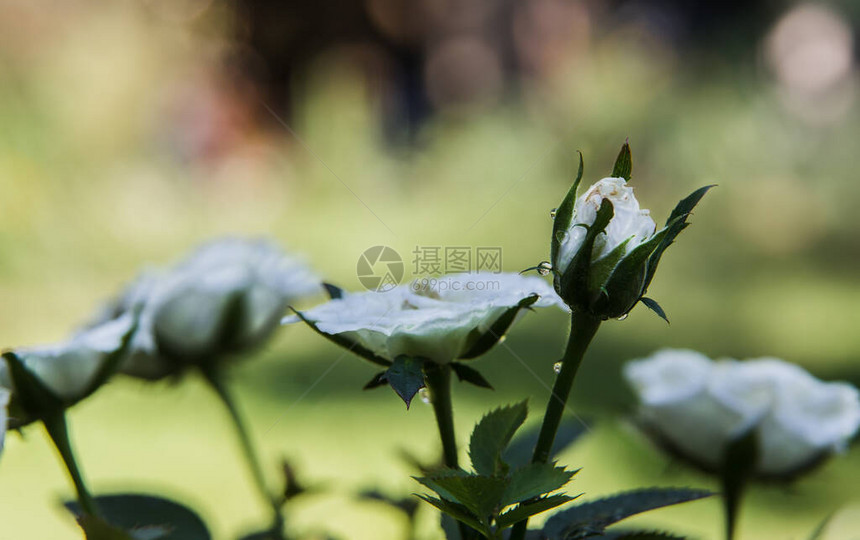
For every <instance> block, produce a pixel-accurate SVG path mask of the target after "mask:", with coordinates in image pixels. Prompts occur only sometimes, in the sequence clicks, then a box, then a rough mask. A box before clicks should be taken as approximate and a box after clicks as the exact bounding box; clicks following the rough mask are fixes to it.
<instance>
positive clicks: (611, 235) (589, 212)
mask: <svg viewBox="0 0 860 540" xmlns="http://www.w3.org/2000/svg"><path fill="white" fill-rule="evenodd" d="M604 199H608V200H609V202H611V203H612V210H613V212H614V214H613V216H612V220H611V221H610V222H609V225H607V226H606V234H603V235H599V236H598V237H597V239H596V240H595V241H594V250H593V252H592V261H597V260H599V259H601V258H603V257H605V256H606V255H608V254H609V253H611V252H612V250H613V249H615V248H617V247H618V246H620V245H621V244H623V243H624V242H625V241H626V242H627V243H626V245H625V253H629V252H630V250H632V249H633V248H635V247H636V246H638V245H639V244H641V243H642V242H644V241H646V240H648V239H649V238H650V237H651V236H653V234H654V232H655V231H656V230H657V224H656V223H654V220H653V219H651V215H650V213H649V211H648V210H642V209H640V208H639V201H637V200H636V197H635V196H634V195H633V188H632V187H630V186H629V185H627V181H626V180H625V179H624V178H604V179H602V180H600V181H599V182H597V183H595V184H594V185H593V186H591V187H590V188H588V191H586V192H585V193H583V194H582V195H581V196H580V197H579V198H578V199H577V200H576V203H575V204H574V206H573V216H572V219H571V222H570V226H569V227H568V228H567V231H566V232H565V234H564V236H563V239H562V240H561V244H560V245H559V249H558V254H557V255H556V260H555V261H553V267H554V268H555V269H556V270H557V271H558V272H560V273H562V274H563V273H564V272H565V270H567V267H568V266H569V265H570V263H571V261H573V258H574V257H575V256H576V253H577V252H578V251H579V248H580V246H581V245H582V242H583V240H585V233H586V228H585V227H584V225H585V226H591V225H593V224H594V220H595V218H596V217H597V211H598V210H599V209H600V205H601V203H602V202H603V200H604Z"/></svg>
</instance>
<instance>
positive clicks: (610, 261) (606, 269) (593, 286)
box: [588, 236, 633, 291]
mask: <svg viewBox="0 0 860 540" xmlns="http://www.w3.org/2000/svg"><path fill="white" fill-rule="evenodd" d="M632 238H633V237H632V236H631V237H630V238H628V239H626V240H625V241H623V242H621V243H620V244H618V245H617V246H615V248H614V249H613V250H612V251H610V252H609V253H607V254H606V255H605V256H603V257H601V258H600V259H598V260H596V261H594V262H592V263H591V269H590V270H589V274H588V289H589V290H591V291H599V290H600V289H601V288H602V287H605V286H606V282H607V281H608V280H609V276H611V275H612V271H613V270H615V267H616V266H618V263H619V262H621V259H623V258H624V256H625V255H626V254H627V244H629V243H630V240H631V239H632Z"/></svg>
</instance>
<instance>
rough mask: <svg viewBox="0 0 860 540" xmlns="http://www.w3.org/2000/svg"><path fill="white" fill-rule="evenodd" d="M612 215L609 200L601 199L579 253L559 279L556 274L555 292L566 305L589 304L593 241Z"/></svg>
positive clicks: (612, 209) (612, 210)
mask: <svg viewBox="0 0 860 540" xmlns="http://www.w3.org/2000/svg"><path fill="white" fill-rule="evenodd" d="M614 215H615V210H614V208H613V206H612V202H611V201H610V200H609V199H603V201H602V202H601V203H600V209H599V210H598V211H597V216H596V217H595V218H594V223H593V224H592V225H591V226H590V227H588V228H587V232H586V233H585V238H584V239H583V240H582V245H580V247H579V251H577V252H576V255H574V257H573V260H572V261H571V262H570V265H569V266H568V267H567V269H566V270H565V271H564V273H563V274H562V275H561V276H560V277H558V274H556V276H557V279H559V280H560V285H559V286H558V287H556V291H560V292H559V295H560V296H561V297H562V299H563V300H564V301H565V302H566V303H567V304H568V305H571V306H586V305H588V304H589V289H588V285H589V283H588V277H589V274H590V272H591V256H592V252H593V251H594V241H595V239H596V238H597V235H599V234H600V233H602V232H604V231H605V230H606V226H607V225H609V222H610V221H611V220H612V217H613V216H614Z"/></svg>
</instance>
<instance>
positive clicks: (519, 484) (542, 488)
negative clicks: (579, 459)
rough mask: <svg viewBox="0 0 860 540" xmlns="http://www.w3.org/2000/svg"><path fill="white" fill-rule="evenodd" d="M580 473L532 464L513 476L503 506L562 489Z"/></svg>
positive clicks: (542, 464)
mask: <svg viewBox="0 0 860 540" xmlns="http://www.w3.org/2000/svg"><path fill="white" fill-rule="evenodd" d="M577 472H579V471H568V470H567V469H565V468H564V467H555V466H553V465H552V464H550V463H530V464H528V465H526V466H525V467H520V468H519V469H517V470H516V471H514V472H513V474H511V481H510V484H508V487H507V489H506V490H505V493H504V495H503V496H502V502H501V506H503V507H504V506H508V505H511V504H514V503H518V502H523V501H527V500H529V499H533V498H535V497H540V496H542V495H547V494H549V493H552V492H553V491H556V490H558V489H561V488H562V487H563V486H564V485H565V484H567V483H568V482H570V479H571V478H573V475H575V474H576V473H577Z"/></svg>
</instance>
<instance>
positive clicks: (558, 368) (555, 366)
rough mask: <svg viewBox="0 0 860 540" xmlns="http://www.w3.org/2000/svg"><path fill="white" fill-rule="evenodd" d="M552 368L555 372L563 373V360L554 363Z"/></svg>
mask: <svg viewBox="0 0 860 540" xmlns="http://www.w3.org/2000/svg"><path fill="white" fill-rule="evenodd" d="M552 370H553V371H555V374H556V375H558V374H559V373H561V362H556V363H555V364H553V365H552Z"/></svg>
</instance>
